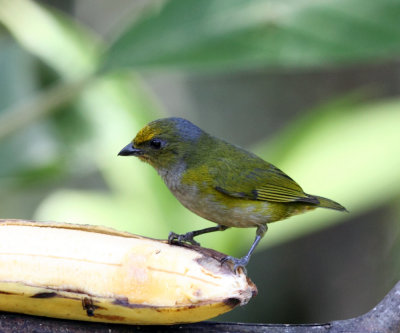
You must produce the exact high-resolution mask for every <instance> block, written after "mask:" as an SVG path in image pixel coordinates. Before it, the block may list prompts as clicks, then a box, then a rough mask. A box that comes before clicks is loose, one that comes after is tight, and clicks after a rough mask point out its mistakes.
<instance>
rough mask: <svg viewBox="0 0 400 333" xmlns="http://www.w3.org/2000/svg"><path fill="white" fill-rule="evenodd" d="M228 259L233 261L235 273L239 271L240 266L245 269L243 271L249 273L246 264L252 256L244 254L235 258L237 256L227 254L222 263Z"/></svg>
mask: <svg viewBox="0 0 400 333" xmlns="http://www.w3.org/2000/svg"><path fill="white" fill-rule="evenodd" d="M227 261H230V262H232V263H233V271H234V272H235V273H237V272H238V269H239V267H240V268H241V269H242V270H243V272H244V273H245V274H247V270H246V265H247V264H248V263H249V261H250V257H248V256H244V257H242V258H235V257H231V256H226V257H225V258H223V259H222V260H221V265H223V264H224V263H226V262H227Z"/></svg>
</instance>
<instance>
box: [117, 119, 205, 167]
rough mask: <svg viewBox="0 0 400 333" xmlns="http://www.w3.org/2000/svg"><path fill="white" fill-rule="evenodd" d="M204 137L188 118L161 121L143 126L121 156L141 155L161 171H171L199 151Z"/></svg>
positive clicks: (120, 153)
mask: <svg viewBox="0 0 400 333" xmlns="http://www.w3.org/2000/svg"><path fill="white" fill-rule="evenodd" d="M203 134H205V133H204V132H203V131H202V130H201V129H200V128H198V127H197V126H196V125H194V124H192V123H191V122H190V121H188V120H186V119H182V118H163V119H158V120H155V121H152V122H151V123H149V124H147V125H146V126H145V127H143V128H142V129H141V130H140V131H139V132H138V133H137V134H136V137H135V138H134V139H133V140H132V142H130V143H129V144H128V145H127V146H125V147H124V148H123V149H122V150H121V151H120V152H119V154H118V155H119V156H137V157H139V158H140V159H141V160H142V161H145V162H147V163H149V164H151V165H152V166H153V167H154V168H155V169H157V170H159V169H169V168H171V167H172V166H174V165H176V163H178V162H179V161H181V160H183V159H184V158H185V156H188V154H190V153H191V151H193V149H195V148H196V143H197V142H198V141H199V139H200V137H201V136H202V135H203Z"/></svg>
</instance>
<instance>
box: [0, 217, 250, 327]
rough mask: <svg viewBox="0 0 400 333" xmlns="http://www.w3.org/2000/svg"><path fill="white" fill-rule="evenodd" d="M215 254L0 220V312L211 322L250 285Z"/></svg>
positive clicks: (89, 230)
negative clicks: (207, 320) (210, 320)
mask: <svg viewBox="0 0 400 333" xmlns="http://www.w3.org/2000/svg"><path fill="white" fill-rule="evenodd" d="M222 257H223V255H222V254H221V253H218V252H215V251H212V250H208V249H203V248H200V247H192V246H174V245H169V244H167V243H165V242H164V241H159V240H154V239H150V238H145V237H141V236H137V235H133V234H130V233H127V232H119V231H116V230H114V229H110V228H105V227H99V226H91V225H75V224H66V223H44V222H33V221H25V220H0V311H9V312H19V313H25V314H32V315H40V316H47V317H56V318H65V319H76V320H87V321H100V322H109V323H123V324H138V325H146V324H148V325H157V324H158V325H159V324H177V323H191V322H198V321H202V320H206V319H210V318H213V317H215V316H217V315H219V314H222V313H225V312H227V311H230V310H231V309H233V308H234V307H236V306H237V305H244V304H246V303H247V302H248V301H249V300H250V298H251V297H252V296H254V295H255V294H256V293H257V289H256V286H255V285H254V284H253V283H252V282H251V281H250V279H248V278H247V276H246V275H245V273H244V272H243V271H241V270H239V272H238V273H236V274H235V273H234V272H233V271H232V268H231V267H230V266H228V265H227V264H223V265H221V263H220V259H221V258H222Z"/></svg>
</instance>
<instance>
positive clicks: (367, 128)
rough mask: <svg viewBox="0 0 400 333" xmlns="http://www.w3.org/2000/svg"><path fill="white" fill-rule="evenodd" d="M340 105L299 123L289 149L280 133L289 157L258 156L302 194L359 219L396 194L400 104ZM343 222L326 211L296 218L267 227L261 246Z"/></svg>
mask: <svg viewBox="0 0 400 333" xmlns="http://www.w3.org/2000/svg"><path fill="white" fill-rule="evenodd" d="M339 105H340V103H339V104H338V105H337V107H336V108H331V111H330V112H326V109H325V108H322V110H321V111H322V112H320V113H318V112H316V113H315V115H314V119H312V117H310V118H311V119H310V118H309V119H308V122H307V124H306V123H304V125H305V126H304V127H303V132H302V133H301V135H300V134H298V135H296V136H292V135H290V134H289V138H292V142H291V144H290V139H289V141H287V140H288V138H287V137H286V135H285V133H282V134H281V136H280V137H281V138H282V140H284V141H285V146H286V147H288V154H282V153H280V154H279V155H277V156H278V157H279V158H278V159H276V158H275V157H274V156H273V155H269V156H268V155H267V154H265V155H264V154H260V155H261V156H263V155H264V156H263V157H265V159H266V160H269V161H271V162H273V163H274V164H276V165H277V166H278V167H279V168H281V169H282V170H283V171H285V172H286V173H288V174H289V175H290V176H291V177H293V178H294V179H295V180H296V181H298V182H299V184H300V185H301V186H302V187H303V189H304V190H305V191H306V192H307V193H311V194H316V195H321V196H325V197H328V198H331V199H333V200H335V201H338V202H340V203H341V204H343V205H344V206H345V207H346V208H347V209H348V210H349V211H350V214H358V213H362V212H363V211H367V210H370V209H373V208H376V207H378V206H380V205H382V204H384V203H385V202H387V201H388V200H392V199H394V198H396V197H397V196H399V195H400V171H399V170H400V145H399V142H400V131H399V126H398V125H399V124H400V100H392V101H386V102H377V103H371V104H364V105H356V106H349V105H347V106H346V105H342V106H341V107H339ZM299 130H300V129H299ZM289 132H290V131H289ZM278 141H279V140H278ZM265 151H266V152H270V151H271V150H270V149H268V147H266V150H265ZM346 218H347V214H343V213H339V212H335V211H329V210H326V209H318V210H316V211H314V212H311V213H307V214H304V215H300V216H295V217H292V218H290V219H289V220H288V221H283V222H278V223H273V224H271V225H270V229H271V230H272V231H271V232H269V233H268V236H267V237H266V238H267V241H265V242H263V243H262V244H263V245H264V246H271V245H274V244H276V243H277V242H282V241H286V240H288V239H292V238H294V237H299V236H301V235H304V234H305V233H308V232H312V231H315V230H318V229H322V228H325V227H327V226H329V225H331V224H333V223H337V222H340V221H344V220H345V219H346Z"/></svg>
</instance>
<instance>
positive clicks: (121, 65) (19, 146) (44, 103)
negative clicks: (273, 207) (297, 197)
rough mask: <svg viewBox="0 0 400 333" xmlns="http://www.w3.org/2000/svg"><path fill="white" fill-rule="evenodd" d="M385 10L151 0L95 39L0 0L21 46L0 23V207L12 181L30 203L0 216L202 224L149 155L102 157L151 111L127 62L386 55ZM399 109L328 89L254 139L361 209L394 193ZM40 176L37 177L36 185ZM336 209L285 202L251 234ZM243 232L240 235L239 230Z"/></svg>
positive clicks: (361, 4)
mask: <svg viewBox="0 0 400 333" xmlns="http://www.w3.org/2000/svg"><path fill="white" fill-rule="evenodd" d="M399 13H400V2H396V1H390V0H382V1H369V2H365V1H362V0H346V1H345V0H340V1H333V0H331V1H324V2H319V1H311V0H302V1H298V0H296V1H294V0H292V1H289V0H286V1H272V0H271V1H264V0H263V1H260V0H251V1H250V0H202V1H198V0H185V1H178V0H173V1H167V2H166V3H165V5H164V6H163V7H161V8H159V7H157V6H155V3H154V4H153V3H152V2H151V3H149V8H148V10H146V11H145V12H144V13H143V14H142V15H141V16H140V17H139V18H136V19H131V20H130V22H129V24H128V25H127V27H125V28H123V29H122V32H121V33H120V35H119V36H118V37H117V38H116V39H115V40H114V41H113V42H112V43H107V42H105V41H101V39H100V38H99V37H98V36H94V35H93V34H92V33H89V32H88V30H87V29H86V28H85V27H82V26H81V25H80V24H79V23H78V22H75V21H74V20H72V19H71V18H70V17H68V16H66V15H65V14H62V13H59V12H56V11H54V10H50V9H48V8H47V7H43V6H40V5H38V4H37V3H35V2H33V1H27V0H15V1H8V0H0V23H2V24H3V25H4V27H5V28H6V29H7V30H8V31H9V33H10V34H11V35H12V36H13V37H14V38H15V41H16V42H17V43H18V46H20V47H22V48H24V49H25V50H26V51H22V50H21V49H20V48H19V47H18V46H16V44H15V43H13V42H11V40H10V39H9V38H8V37H5V36H4V34H3V35H0V45H1V49H0V69H1V72H2V75H0V87H1V88H2V89H0V107H1V109H0V140H1V141H0V158H1V161H2V167H1V170H0V177H1V178H0V185H1V192H0V195H2V196H4V197H7V200H2V202H1V200H0V212H7V213H9V212H11V211H10V210H8V208H7V207H6V206H7V203H8V202H9V201H10V196H12V195H13V193H14V195H15V196H14V197H13V198H14V199H15V202H17V204H16V206H19V207H20V208H19V209H23V208H22V207H24V205H23V203H24V200H25V199H26V197H27V196H29V195H30V194H31V195H32V196H35V198H36V199H37V202H36V204H37V205H38V207H37V208H36V209H34V210H31V211H24V212H22V211H21V212H19V211H17V210H15V211H14V212H15V213H14V214H16V215H17V216H11V217H21V216H26V215H28V216H30V215H33V217H35V218H38V219H43V220H59V221H68V222H77V223H96V224H108V225H110V226H113V227H116V228H119V229H123V230H130V231H132V232H134V233H138V234H143V235H147V236H151V237H160V238H165V237H166V235H167V233H168V231H169V230H174V231H177V232H184V231H188V230H190V229H192V228H202V227H203V225H204V222H203V221H202V220H201V218H199V217H197V216H195V215H194V214H191V213H190V212H188V211H187V210H186V209H184V208H182V207H181V206H180V205H179V204H178V203H177V201H176V200H175V199H174V198H173V197H172V195H171V194H170V193H169V192H168V190H167V189H166V187H165V186H164V185H163V184H162V182H161V180H160V179H159V178H158V176H157V175H156V174H155V172H154V171H153V170H152V169H151V168H150V167H148V166H146V165H144V164H141V163H139V162H138V161H137V160H130V161H129V160H126V159H117V157H116V154H117V153H118V151H119V150H120V149H121V147H122V146H123V145H125V144H126V142H127V141H128V140H130V139H131V138H132V137H133V136H134V135H135V133H136V132H137V130H138V129H140V128H141V127H142V126H143V125H144V124H145V123H146V122H147V121H149V120H152V119H154V118H157V117H160V116H162V115H163V111H162V110H161V107H160V106H159V105H158V103H157V101H156V100H155V98H154V96H152V94H151V93H150V92H149V91H148V90H147V89H146V88H145V86H144V85H143V83H142V81H141V79H140V77H139V75H138V72H140V71H141V70H144V69H145V70H147V71H149V70H153V71H155V70H176V69H179V70H182V69H188V70H202V71H207V72H209V73H214V72H215V71H221V70H243V69H249V68H252V69H259V68H277V67H284V68H295V67H304V68H311V67H315V66H319V67H321V66H333V65H338V64H352V63H359V62H377V61H382V60H384V59H396V58H398V56H399V53H400V25H399V24H398V16H399ZM117 28H118V30H121V27H117ZM11 58H12V59H13V61H12V60H11ZM37 60H39V61H40V63H41V64H44V65H45V66H47V67H48V68H51V69H52V70H53V71H54V72H55V74H56V75H57V77H58V82H55V83H54V84H53V85H52V86H51V87H49V88H43V86H42V85H41V83H40V80H39V75H38V71H39V68H40V66H39V65H38V62H37ZM126 69H129V72H125V73H124V72H123V71H124V70H125V71H126ZM134 70H136V71H137V72H136V73H134V72H133V71H134ZM5 92H6V93H5ZM399 110H400V100H399V99H393V100H391V101H387V100H382V101H376V102H374V103H347V104H346V105H342V104H340V103H339V104H335V103H333V104H331V103H330V104H329V105H328V106H325V107H324V106H322V107H321V108H319V109H318V110H313V112H310V113H309V114H308V115H307V117H305V118H304V117H303V118H301V119H299V120H298V121H297V122H295V123H294V124H292V125H291V126H290V127H289V128H288V129H287V130H286V131H283V132H282V133H281V134H279V135H278V136H277V137H276V139H275V140H273V141H272V142H270V143H264V144H263V145H261V147H260V148H259V153H260V154H261V155H264V157H265V159H267V160H269V161H271V162H273V163H275V164H278V165H279V166H280V167H281V168H282V169H284V170H285V171H286V172H287V173H288V174H290V175H292V176H293V177H294V178H295V179H296V180H297V181H298V182H299V183H300V184H307V185H305V186H304V189H305V190H306V191H307V192H309V193H315V194H319V195H324V196H325V195H326V196H327V197H330V198H332V199H335V200H337V201H339V202H341V203H343V204H344V205H345V206H346V207H347V208H349V210H350V211H351V212H353V213H361V212H362V211H365V210H368V209H371V208H372V207H376V206H377V205H380V204H382V203H383V202H385V201H388V200H393V198H396V197H398V196H399V195H400V190H399V189H400V173H399V172H398V170H399V169H400V158H399V157H400V150H399V145H398V142H400V132H399V131H398V126H397V124H399V123H400V111H399ZM71 129H73V131H72V130H71ZM15 152H18V154H15ZM361 170H362V172H360V171H361ZM366 175H368V176H367V177H366ZM46 178H47V180H46ZM21 179H25V180H26V182H24V181H22V182H21ZM33 180H35V181H33ZM46 181H47V182H50V184H49V183H47V184H46ZM21 184H22V185H21ZM43 184H46V186H47V187H46V191H44V192H43V191H42V192H41V195H40V196H37V195H36V193H37V191H39V190H40V189H41V187H42V186H43ZM321 184H323V186H324V187H323V188H321ZM21 186H23V188H22V190H21V189H20V187H21ZM17 188H18V189H20V190H21V191H23V192H24V193H23V195H22V194H21V193H19V194H18V193H17V192H16V189H17ZM372 189H373V190H372ZM155 207H157V209H155ZM3 217H5V216H3ZM345 218H346V215H342V214H337V213H334V212H326V211H322V210H321V211H320V212H315V213H313V214H308V215H307V216H306V217H302V216H299V217H296V218H293V219H291V220H289V221H287V222H285V223H280V224H276V226H275V225H273V226H272V228H276V230H275V231H274V232H273V233H271V234H270V235H269V236H268V238H269V241H268V242H263V243H262V245H264V246H266V245H271V244H274V243H276V242H279V241H283V240H286V239H289V238H293V237H298V236H299V235H301V234H304V233H307V232H311V231H313V230H316V229H318V228H323V227H326V226H328V225H329V224H330V223H338V222H340V221H342V220H344V219H345ZM299 219H307V222H303V223H299V221H298V220H299ZM321 219H324V221H326V223H323V224H322V223H318V222H319V221H321ZM188 221H190V223H189V222H188ZM196 222H197V223H196ZM243 234H244V231H243V230H240V231H233V230H232V231H226V232H225V235H224V236H222V235H221V234H215V235H210V236H209V237H207V241H206V242H205V243H204V245H208V246H212V244H215V243H217V242H218V244H221V246H220V250H224V251H229V252H230V253H233V252H234V251H236V252H237V253H242V252H243V249H240V248H238V247H237V244H238V242H237V240H238V239H239V238H240V239H241V238H243ZM246 234H247V235H248V237H249V238H253V237H254V235H253V234H254V231H253V230H251V231H249V232H247V233H246ZM226 235H230V237H226ZM240 244H242V246H243V247H247V244H246V242H240Z"/></svg>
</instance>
